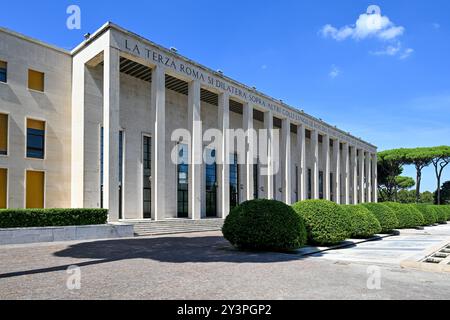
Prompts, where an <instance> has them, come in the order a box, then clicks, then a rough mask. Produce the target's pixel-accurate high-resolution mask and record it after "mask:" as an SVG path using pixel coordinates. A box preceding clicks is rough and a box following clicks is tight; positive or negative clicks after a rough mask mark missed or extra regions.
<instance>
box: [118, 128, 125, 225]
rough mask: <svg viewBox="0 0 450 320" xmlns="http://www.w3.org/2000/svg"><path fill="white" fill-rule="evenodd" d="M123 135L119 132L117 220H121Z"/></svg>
mask: <svg viewBox="0 0 450 320" xmlns="http://www.w3.org/2000/svg"><path fill="white" fill-rule="evenodd" d="M123 138H124V133H123V131H119V219H123V169H124V165H123V163H124V161H123V160H124V152H123V144H124V139H123Z"/></svg>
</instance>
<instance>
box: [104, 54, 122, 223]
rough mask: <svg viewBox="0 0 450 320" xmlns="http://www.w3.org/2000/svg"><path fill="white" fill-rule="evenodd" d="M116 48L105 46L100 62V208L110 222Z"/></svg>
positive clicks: (115, 179) (115, 196) (114, 214)
mask: <svg viewBox="0 0 450 320" xmlns="http://www.w3.org/2000/svg"><path fill="white" fill-rule="evenodd" d="M119 60H120V59H119V50H117V49H115V48H112V47H108V48H107V49H105V51H104V63H103V155H104V157H103V207H104V208H105V209H109V221H118V220H119V130H120V124H119V121H120V63H119Z"/></svg>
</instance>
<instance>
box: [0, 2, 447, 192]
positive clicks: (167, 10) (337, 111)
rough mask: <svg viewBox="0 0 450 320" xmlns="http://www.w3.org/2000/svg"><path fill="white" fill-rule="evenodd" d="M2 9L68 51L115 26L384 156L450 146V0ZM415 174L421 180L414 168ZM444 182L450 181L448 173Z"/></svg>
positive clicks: (7, 20)
mask: <svg viewBox="0 0 450 320" xmlns="http://www.w3.org/2000/svg"><path fill="white" fill-rule="evenodd" d="M72 4H75V5H79V6H80V8H81V19H82V20H81V30H69V29H67V28H66V19H67V17H68V15H67V14H66V9H67V7H68V6H69V5H72ZM373 4H375V5H378V6H379V8H380V9H381V14H380V15H379V17H383V18H382V19H381V18H380V19H379V21H378V20H377V21H375V22H379V23H380V24H379V27H377V28H375V29H371V30H367V29H364V25H362V24H361V23H362V22H364V19H363V18H364V16H362V19H361V18H360V16H361V15H362V14H365V13H366V12H367V8H368V7H369V5H373ZM4 6H6V7H7V8H6V9H7V10H5V12H7V14H5V15H2V21H1V25H2V26H3V27H7V28H10V29H13V30H15V31H18V32H21V33H24V34H26V35H29V36H32V37H35V38H38V39H41V40H43V41H46V42H49V43H52V44H55V45H57V46H60V47H63V48H66V49H71V48H73V47H74V46H75V45H77V44H78V43H80V42H81V41H82V39H83V38H82V36H83V34H84V33H86V32H93V31H94V30H95V29H97V28H99V27H100V26H101V25H102V24H103V23H105V22H106V21H108V20H109V21H113V22H115V23H117V24H119V25H121V26H123V27H125V28H126V29H129V30H131V31H134V32H136V33H138V34H140V35H142V36H144V37H146V38H149V39H151V40H153V41H155V42H156V43H159V44H161V45H164V46H166V47H170V46H174V47H176V48H178V50H179V52H180V53H181V54H183V55H185V56H187V57H189V58H191V59H194V60H196V61H198V62H200V63H202V64H205V65H207V66H208V67H211V68H213V69H221V70H223V71H224V72H225V74H226V75H228V76H230V77H232V78H235V79H236V80H239V81H241V82H243V83H246V84H248V85H250V86H256V87H257V88H258V89H259V90H261V91H263V92H265V93H267V94H269V95H271V96H273V97H275V98H279V99H283V100H284V101H285V102H287V103H288V104H290V105H292V106H295V107H298V108H301V109H304V110H305V111H306V112H308V113H310V114H312V115H314V116H316V117H319V118H322V119H324V120H325V121H327V122H329V123H331V124H333V125H337V126H339V127H340V128H342V129H344V130H346V131H350V132H351V133H353V134H354V135H356V136H358V137H363V138H364V139H365V140H367V141H370V142H372V143H374V144H376V145H377V146H379V148H380V150H385V149H389V148H397V147H416V146H430V145H442V144H447V145H449V144H450V59H449V56H450V55H449V53H450V2H449V1H448V0H434V1H426V0H420V1H414V0H413V1H406V0H395V1H392V0H390V1H373V2H372V1H364V0H352V1H349V0H341V1H332V0H329V1H325V0H315V1H312V0H310V1H306V0H304V1H298V0H291V1H266V0H258V1H242V0H241V1H232V0H228V1H207V0H196V1H175V0H172V1H148V0H147V1H132V0H128V1H123V2H122V1H117V2H116V1H34V2H28V1H20V0H16V1H8V2H7V3H5V4H4ZM357 22H358V24H357ZM355 25H358V27H356V26H355ZM374 30H375V31H374ZM405 174H407V175H410V176H413V177H414V176H415V172H414V169H412V168H407V169H406V170H405ZM444 178H445V179H444V181H445V180H450V168H449V169H448V170H447V171H446V173H445V177H444ZM424 180H425V181H424V185H423V188H424V190H435V178H434V171H433V170H431V168H430V169H427V170H426V171H425V177H424Z"/></svg>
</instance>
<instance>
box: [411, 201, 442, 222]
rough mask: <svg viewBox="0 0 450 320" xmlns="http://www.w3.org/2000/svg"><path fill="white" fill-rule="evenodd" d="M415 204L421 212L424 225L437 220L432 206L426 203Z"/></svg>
mask: <svg viewBox="0 0 450 320" xmlns="http://www.w3.org/2000/svg"><path fill="white" fill-rule="evenodd" d="M415 206H416V208H417V209H418V210H419V211H420V212H421V213H422V215H423V218H424V222H425V223H424V225H425V226H431V225H433V224H435V223H436V222H437V213H436V210H435V209H434V208H433V207H432V206H430V205H426V204H416V205H415Z"/></svg>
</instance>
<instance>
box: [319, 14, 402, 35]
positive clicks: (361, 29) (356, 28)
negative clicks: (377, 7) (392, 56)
mask: <svg viewBox="0 0 450 320" xmlns="http://www.w3.org/2000/svg"><path fill="white" fill-rule="evenodd" d="M404 32H405V28H404V27H402V26H396V25H395V24H394V23H393V22H392V21H391V20H390V19H389V18H388V17H387V16H383V15H382V14H381V12H375V13H363V14H361V15H360V16H359V18H358V20H356V22H355V23H354V24H353V25H346V26H344V27H341V28H336V27H334V26H332V25H331V24H327V25H325V26H324V27H322V29H321V30H320V33H321V34H322V36H323V37H325V38H332V39H334V40H336V41H343V40H346V39H348V38H352V39H354V40H363V39H366V38H370V37H374V38H378V39H380V40H393V39H396V38H398V37H400V36H401V35H403V33H404Z"/></svg>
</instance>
